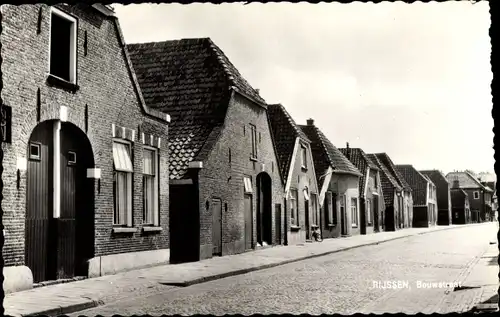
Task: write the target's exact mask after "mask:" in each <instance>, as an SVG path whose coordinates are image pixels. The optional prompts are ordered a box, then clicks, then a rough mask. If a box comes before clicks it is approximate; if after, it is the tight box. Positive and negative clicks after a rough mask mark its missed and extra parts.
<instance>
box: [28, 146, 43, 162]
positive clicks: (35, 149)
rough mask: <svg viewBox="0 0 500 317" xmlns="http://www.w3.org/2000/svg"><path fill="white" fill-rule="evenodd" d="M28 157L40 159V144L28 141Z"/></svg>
mask: <svg viewBox="0 0 500 317" xmlns="http://www.w3.org/2000/svg"><path fill="white" fill-rule="evenodd" d="M30 159H33V160H40V159H41V153H40V144H39V143H30Z"/></svg>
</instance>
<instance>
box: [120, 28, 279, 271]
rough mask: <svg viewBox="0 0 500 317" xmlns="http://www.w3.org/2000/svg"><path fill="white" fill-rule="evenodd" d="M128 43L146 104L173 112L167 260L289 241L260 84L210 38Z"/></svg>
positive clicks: (237, 250) (185, 258) (175, 261)
mask: <svg viewBox="0 0 500 317" xmlns="http://www.w3.org/2000/svg"><path fill="white" fill-rule="evenodd" d="M127 47H128V49H129V51H130V52H131V59H132V64H133V67H134V70H135V72H136V74H137V78H138V81H139V85H140V86H141V89H142V91H143V94H144V98H145V101H146V104H148V105H149V106H150V107H151V108H153V109H157V110H160V111H163V112H167V113H169V114H170V115H171V116H172V125H171V126H170V133H169V146H170V152H169V159H170V165H169V166H170V194H171V195H172V196H175V197H176V199H175V200H172V201H171V204H170V227H171V230H170V261H171V262H172V263H179V262H185V261H198V260H201V259H206V258H210V257H213V256H221V255H229V254H236V253H242V252H245V251H246V250H252V249H255V248H257V247H263V246H268V245H276V244H283V241H284V236H285V230H284V229H283V227H284V195H283V193H284V186H283V181H282V178H281V175H280V171H279V165H278V162H277V158H276V152H275V148H274V143H273V139H272V135H271V129H270V126H269V121H268V116H267V104H266V102H265V101H264V100H263V99H262V98H261V97H260V95H259V94H258V92H257V90H255V89H254V88H252V86H250V84H249V83H248V82H247V81H246V80H245V79H244V78H243V77H242V76H241V74H240V73H239V72H238V70H237V69H236V68H235V67H234V65H233V64H232V63H231V62H230V61H229V59H228V58H227V57H226V56H225V54H224V53H223V52H222V50H221V49H220V48H219V47H217V45H215V44H214V43H213V42H212V40H210V39H209V38H199V39H182V40H175V41H165V42H156V43H142V44H130V45H128V46H127ZM181 66H182V67H181Z"/></svg>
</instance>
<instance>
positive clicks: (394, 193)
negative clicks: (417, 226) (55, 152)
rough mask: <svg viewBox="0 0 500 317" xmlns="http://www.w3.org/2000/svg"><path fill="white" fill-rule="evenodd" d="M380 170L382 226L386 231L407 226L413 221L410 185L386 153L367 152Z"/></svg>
mask: <svg viewBox="0 0 500 317" xmlns="http://www.w3.org/2000/svg"><path fill="white" fill-rule="evenodd" d="M367 156H368V158H370V159H371V160H372V162H374V163H375V164H376V165H377V166H378V167H379V168H380V171H381V174H380V175H381V183H382V192H383V194H384V201H385V214H384V227H385V230H386V231H395V230H398V229H402V228H409V227H411V226H412V223H413V194H412V189H411V187H410V185H408V183H407V182H406V181H405V180H404V178H403V177H402V176H401V174H400V173H399V172H398V171H397V170H396V168H395V166H394V163H393V162H392V160H391V158H390V157H389V156H388V155H387V154H386V153H376V154H367Z"/></svg>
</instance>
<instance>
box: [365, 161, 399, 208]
mask: <svg viewBox="0 0 500 317" xmlns="http://www.w3.org/2000/svg"><path fill="white" fill-rule="evenodd" d="M367 156H368V158H369V159H370V160H371V161H372V162H374V163H375V164H376V165H377V166H378V167H379V168H380V172H381V173H380V183H381V185H382V192H383V194H384V202H385V204H386V206H392V205H393V204H394V191H400V190H402V189H403V188H402V187H401V186H400V185H399V183H398V181H397V180H396V179H395V178H394V176H393V174H392V173H391V172H390V171H389V169H388V168H387V166H386V165H385V164H384V163H383V162H382V161H381V160H380V159H379V157H378V156H377V155H375V154H367Z"/></svg>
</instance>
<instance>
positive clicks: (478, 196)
mask: <svg viewBox="0 0 500 317" xmlns="http://www.w3.org/2000/svg"><path fill="white" fill-rule="evenodd" d="M476 194H477V197H476ZM472 195H473V196H474V197H473V198H474V199H479V198H480V197H481V196H480V195H479V191H475V192H473V193H472Z"/></svg>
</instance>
